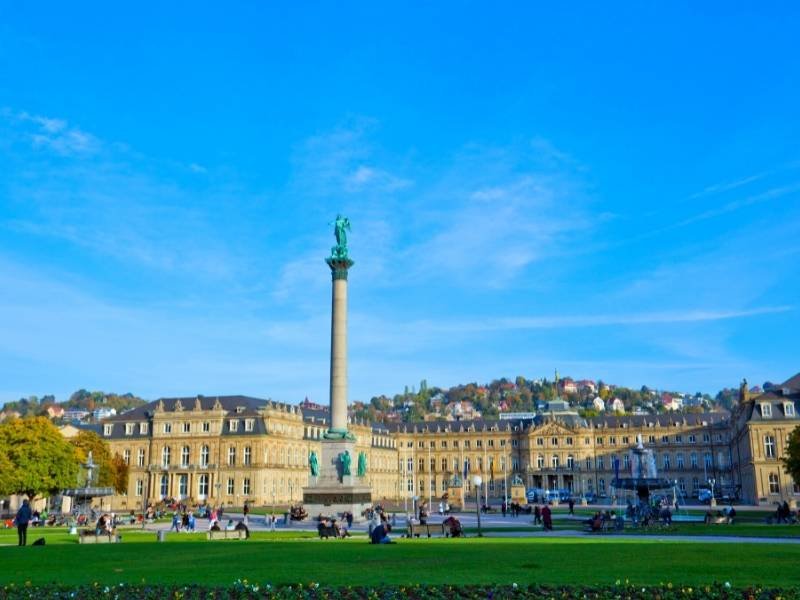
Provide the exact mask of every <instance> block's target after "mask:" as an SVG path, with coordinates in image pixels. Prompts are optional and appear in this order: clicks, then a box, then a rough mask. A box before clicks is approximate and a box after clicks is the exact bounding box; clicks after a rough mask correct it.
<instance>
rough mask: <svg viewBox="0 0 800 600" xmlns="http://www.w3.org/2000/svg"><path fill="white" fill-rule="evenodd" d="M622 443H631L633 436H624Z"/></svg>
mask: <svg viewBox="0 0 800 600" xmlns="http://www.w3.org/2000/svg"><path fill="white" fill-rule="evenodd" d="M622 443H623V444H625V445H626V446H627V445H628V444H630V443H631V438H629V437H628V436H627V435H624V436H622Z"/></svg>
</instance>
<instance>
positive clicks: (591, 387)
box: [578, 379, 597, 394]
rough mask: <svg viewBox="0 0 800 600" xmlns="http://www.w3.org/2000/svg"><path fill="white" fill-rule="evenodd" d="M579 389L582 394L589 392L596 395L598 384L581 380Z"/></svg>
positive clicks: (589, 380) (588, 380)
mask: <svg viewBox="0 0 800 600" xmlns="http://www.w3.org/2000/svg"><path fill="white" fill-rule="evenodd" d="M578 389H579V390H580V391H582V392H583V391H585V392H588V393H589V394H596V393H597V384H596V383H595V382H594V381H592V380H591V379H581V380H580V381H579V382H578Z"/></svg>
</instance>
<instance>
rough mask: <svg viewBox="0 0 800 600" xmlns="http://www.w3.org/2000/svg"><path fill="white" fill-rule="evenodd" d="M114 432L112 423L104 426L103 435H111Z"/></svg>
mask: <svg viewBox="0 0 800 600" xmlns="http://www.w3.org/2000/svg"><path fill="white" fill-rule="evenodd" d="M112 431H114V426H113V425H112V424H111V423H109V424H107V425H103V435H106V436H108V435H111V432H112Z"/></svg>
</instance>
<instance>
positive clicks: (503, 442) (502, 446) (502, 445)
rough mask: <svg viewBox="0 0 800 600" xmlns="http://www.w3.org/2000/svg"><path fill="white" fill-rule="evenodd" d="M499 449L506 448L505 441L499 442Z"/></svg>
mask: <svg viewBox="0 0 800 600" xmlns="http://www.w3.org/2000/svg"><path fill="white" fill-rule="evenodd" d="M500 447H501V448H505V447H506V441H505V440H500Z"/></svg>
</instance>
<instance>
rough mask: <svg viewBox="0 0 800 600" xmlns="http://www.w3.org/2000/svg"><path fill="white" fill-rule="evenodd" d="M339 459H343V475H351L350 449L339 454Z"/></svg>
mask: <svg viewBox="0 0 800 600" xmlns="http://www.w3.org/2000/svg"><path fill="white" fill-rule="evenodd" d="M339 460H340V461H342V475H350V462H351V461H352V459H351V458H350V451H349V450H345V451H344V452H342V453H341V454H340V455H339Z"/></svg>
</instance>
